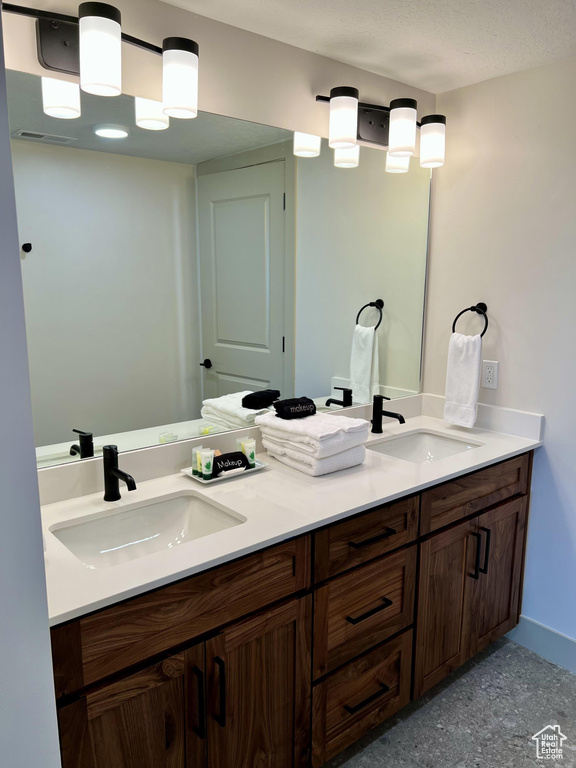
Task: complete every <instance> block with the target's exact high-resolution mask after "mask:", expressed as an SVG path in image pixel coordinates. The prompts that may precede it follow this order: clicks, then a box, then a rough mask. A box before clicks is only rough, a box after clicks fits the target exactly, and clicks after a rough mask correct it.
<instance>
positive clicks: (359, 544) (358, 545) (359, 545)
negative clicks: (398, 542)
mask: <svg viewBox="0 0 576 768" xmlns="http://www.w3.org/2000/svg"><path fill="white" fill-rule="evenodd" d="M395 533H396V531H395V530H394V528H386V530H385V531H384V533H381V534H379V535H378V536H373V537H372V538H371V539H366V541H349V542H348V546H349V547H352V549H364V547H369V546H370V545H371V544H376V543H377V542H379V541H384V539H388V538H389V537H390V536H394V535H395Z"/></svg>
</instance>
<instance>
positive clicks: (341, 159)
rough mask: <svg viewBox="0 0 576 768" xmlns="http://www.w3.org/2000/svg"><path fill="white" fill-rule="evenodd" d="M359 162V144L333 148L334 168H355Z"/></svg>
mask: <svg viewBox="0 0 576 768" xmlns="http://www.w3.org/2000/svg"><path fill="white" fill-rule="evenodd" d="M359 162H360V146H359V145H358V144H357V145H356V146H355V147H346V148H345V149H335V150H334V165H335V166H336V168H356V167H357V166H358V163H359Z"/></svg>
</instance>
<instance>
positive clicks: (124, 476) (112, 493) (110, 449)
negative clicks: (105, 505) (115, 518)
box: [102, 445, 136, 501]
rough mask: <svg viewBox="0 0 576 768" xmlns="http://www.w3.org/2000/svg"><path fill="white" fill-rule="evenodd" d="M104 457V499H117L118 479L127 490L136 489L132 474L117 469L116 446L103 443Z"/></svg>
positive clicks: (119, 497)
mask: <svg viewBox="0 0 576 768" xmlns="http://www.w3.org/2000/svg"><path fill="white" fill-rule="evenodd" d="M102 456H103V458H104V501H119V500H120V499H121V498H122V497H121V496H120V480H122V481H123V482H124V483H126V487H127V488H128V490H129V491H135V490H136V482H135V480H134V478H133V477H132V475H129V474H128V473H127V472H123V471H122V470H121V469H118V446H117V445H105V446H104V448H103V449H102Z"/></svg>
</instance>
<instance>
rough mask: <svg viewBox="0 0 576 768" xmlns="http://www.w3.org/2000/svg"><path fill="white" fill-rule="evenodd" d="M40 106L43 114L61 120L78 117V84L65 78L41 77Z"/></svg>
mask: <svg viewBox="0 0 576 768" xmlns="http://www.w3.org/2000/svg"><path fill="white" fill-rule="evenodd" d="M42 108H43V109H44V112H45V114H47V115H50V117H59V118H60V119H61V120H73V119H74V118H76V117H80V112H81V110H80V86H79V85H78V84H77V83H69V82H68V81H67V80H56V78H54V77H43V78H42Z"/></svg>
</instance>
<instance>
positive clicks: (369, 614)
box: [346, 597, 392, 624]
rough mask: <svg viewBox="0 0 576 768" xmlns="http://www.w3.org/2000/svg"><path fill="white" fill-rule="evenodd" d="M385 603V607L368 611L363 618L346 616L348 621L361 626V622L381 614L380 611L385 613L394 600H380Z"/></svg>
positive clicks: (381, 606)
mask: <svg viewBox="0 0 576 768" xmlns="http://www.w3.org/2000/svg"><path fill="white" fill-rule="evenodd" d="M380 599H381V600H382V602H383V605H379V606H377V607H376V608H372V610H371V611H366V613H363V614H362V615H361V616H357V617H356V618H354V617H353V616H346V621H349V622H350V624H359V623H360V622H361V621H364V619H369V618H370V616H374V615H375V614H377V613H380V611H383V610H384V609H385V608H389V607H390V606H391V605H392V600H390V599H389V598H387V597H382V598H380Z"/></svg>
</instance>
